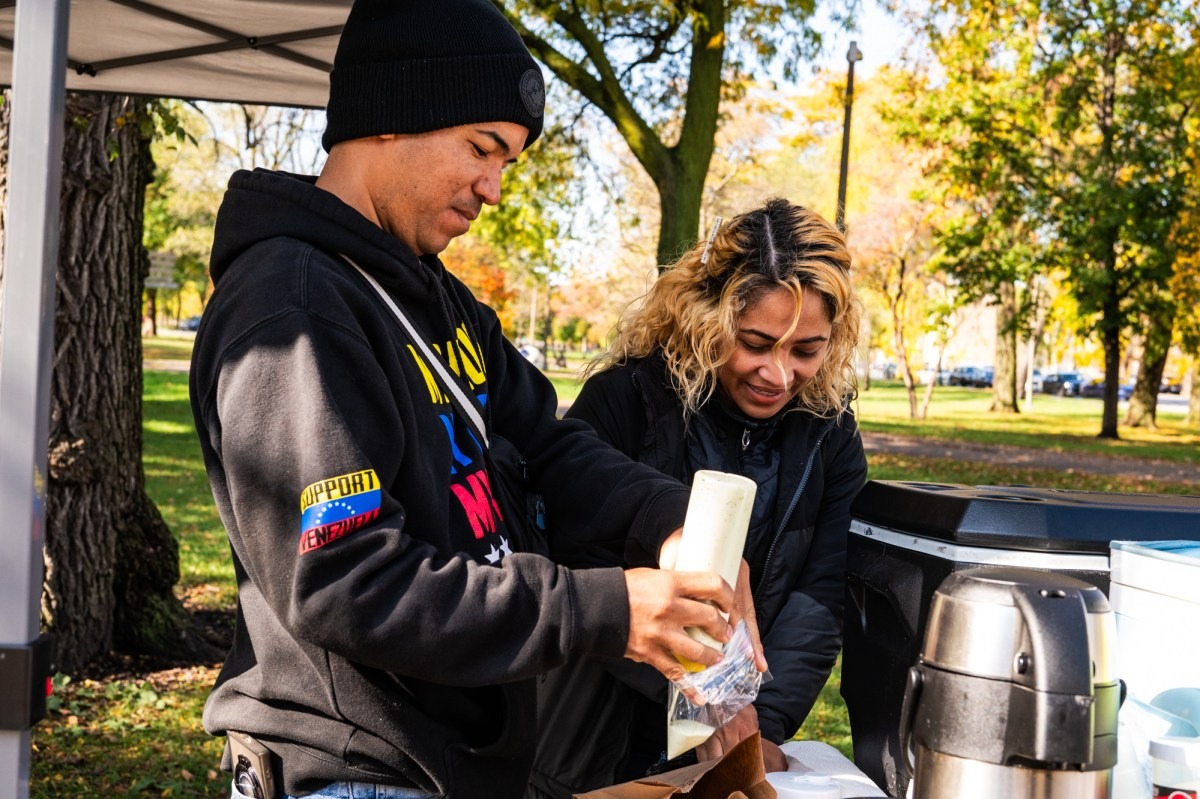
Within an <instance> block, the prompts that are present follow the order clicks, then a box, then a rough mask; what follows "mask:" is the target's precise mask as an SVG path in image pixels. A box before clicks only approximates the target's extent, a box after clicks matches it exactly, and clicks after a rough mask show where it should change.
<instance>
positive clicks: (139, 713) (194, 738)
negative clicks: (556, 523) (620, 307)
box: [30, 337, 1200, 799]
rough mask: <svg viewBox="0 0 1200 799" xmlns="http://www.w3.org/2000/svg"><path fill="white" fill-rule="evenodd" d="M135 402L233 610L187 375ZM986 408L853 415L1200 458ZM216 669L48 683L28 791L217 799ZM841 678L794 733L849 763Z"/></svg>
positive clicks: (1058, 474)
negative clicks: (207, 701) (208, 707)
mask: <svg viewBox="0 0 1200 799" xmlns="http://www.w3.org/2000/svg"><path fill="white" fill-rule="evenodd" d="M160 339H162V340H160ZM190 344H191V339H190V337H187V338H183V337H179V338H176V337H160V338H159V339H155V340H152V341H151V342H150V345H148V347H147V358H173V357H174V358H186V357H187V356H188V355H189V354H190ZM152 353H154V354H152ZM551 379H552V381H553V382H554V383H555V386H556V388H557V389H558V391H559V392H560V397H564V398H572V397H574V396H575V394H576V393H577V391H578V386H577V383H576V381H575V380H574V379H573V377H572V376H571V375H570V374H569V373H554V374H552V375H551ZM144 400H145V420H144V430H145V454H144V462H145V468H146V480H147V490H148V491H149V493H150V495H151V496H152V497H153V498H154V500H155V502H157V503H158V506H159V508H160V509H161V510H162V512H163V516H164V517H165V518H166V520H167V522H168V523H169V524H170V525H171V528H172V529H173V530H174V531H175V532H176V534H177V535H178V537H179V543H180V560H181V572H182V577H181V581H180V585H179V593H180V595H181V596H182V597H183V598H184V599H185V601H186V602H187V603H188V605H189V606H191V607H194V608H199V609H231V608H232V607H233V605H234V602H235V596H236V590H235V587H234V582H233V569H232V565H231V563H230V559H229V550H228V544H227V542H226V539H225V533H224V531H223V529H222V527H221V523H220V520H219V519H218V517H217V514H216V510H215V508H214V507H213V503H212V496H211V494H210V493H209V488H208V482H207V479H206V478H205V475H204V466H203V463H202V461H201V457H200V448H199V445H198V443H197V441H196V438H195V432H194V430H193V427H192V421H191V412H190V409H189V406H188V399H187V375H186V374H184V373H177V372H156V371H148V372H146V375H145V394H144ZM988 403H989V395H988V393H987V392H985V391H980V390H972V389H959V388H939V389H938V391H937V394H936V395H935V399H934V404H933V406H932V408H931V411H930V412H931V418H930V419H929V420H927V421H925V422H923V423H913V422H911V421H909V420H908V419H907V402H906V399H905V397H904V392H903V389H902V388H900V387H897V386H894V385H891V386H889V385H880V384H876V385H875V386H874V387H872V389H871V390H870V391H866V392H864V393H863V395H862V397H861V399H860V401H859V404H858V409H857V410H858V414H859V418H860V419H861V420H862V424H863V427H864V428H865V429H867V430H875V431H881V432H892V433H904V434H916V435H924V436H930V437H936V438H946V439H956V440H968V441H978V442H985V443H991V444H1021V445H1026V446H1039V447H1048V448H1055V449H1062V450H1064V451H1080V452H1085V451H1086V452H1105V453H1108V454H1111V455H1113V456H1126V457H1128V456H1138V457H1154V458H1164V459H1170V460H1177V461H1184V462H1192V463H1197V462H1200V446H1197V445H1198V444H1200V429H1197V428H1195V427H1192V428H1186V427H1183V426H1182V424H1181V423H1180V422H1179V420H1178V418H1176V417H1172V416H1171V415H1169V414H1167V415H1164V418H1161V419H1160V428H1159V430H1158V431H1157V432H1153V433H1151V432H1148V431H1139V430H1133V429H1129V428H1122V429H1121V435H1122V437H1123V440H1122V441H1121V442H1105V441H1099V440H1097V439H1095V432H1096V430H1098V428H1099V414H1100V405H1099V402H1097V401H1094V400H1080V399H1058V398H1052V397H1044V398H1043V397H1037V398H1036V400H1035V403H1034V412H1033V413H1030V414H1019V415H1017V416H1005V415H1000V414H991V413H989V412H988V411H987V406H988ZM868 460H869V466H870V475H869V476H870V477H871V478H873V479H905V480H919V481H929V482H950V483H966V484H971V485H981V484H993V485H1004V484H1025V485H1037V486H1043V487H1049V488H1078V489H1087V490H1097V491H1154V492H1161V493H1187V492H1189V491H1190V492H1193V493H1194V492H1195V490H1196V489H1195V487H1194V486H1185V485H1180V484H1171V483H1147V482H1145V481H1141V480H1128V479H1124V478H1114V477H1108V476H1094V475H1086V474H1077V473H1073V474H1071V473H1065V472H1062V471H1046V470H1037V469H1027V468H1013V467H1010V466H1007V465H1005V464H984V463H972V462H961V463H957V462H953V461H949V460H943V459H934V458H917V457H911V456H900V455H891V454H880V453H872V454H870V455H869V458H868ZM216 665H217V664H200V665H198V666H196V667H195V668H191V669H178V670H172V671H170V672H159V673H156V674H149V675H148V674H131V675H128V676H114V677H109V678H108V679H106V680H104V681H102V682H90V681H85V680H79V681H67V680H66V678H64V677H62V676H60V677H59V678H57V680H56V682H57V687H56V691H55V694H54V696H53V697H52V702H51V712H50V713H49V716H48V718H47V719H46V720H45V721H43V722H42V723H41V724H39V725H38V726H37V727H36V728H35V730H34V733H33V742H34V747H35V751H34V754H33V758H32V779H31V783H30V795H31V796H32V797H35V799H52V798H53V799H75V798H78V799H85V798H87V799H91V797H96V796H144V797H200V798H201V799H208V797H212V798H213V799H215V798H216V797H226V796H228V795H229V794H228V791H229V780H228V778H227V775H224V774H221V773H219V772H218V771H217V759H218V757H219V755H220V746H219V745H218V742H217V741H216V740H215V739H212V738H210V737H209V736H207V735H206V734H205V733H204V732H203V730H202V729H201V726H200V713H201V709H202V707H203V702H204V698H205V696H206V695H207V692H208V690H209V688H210V687H211V685H212V682H213V680H214V679H215V677H216ZM839 674H840V672H839V671H838V670H835V671H834V674H833V676H832V677H831V678H830V680H829V683H828V684H827V685H826V687H825V690H824V691H823V692H822V695H821V698H820V699H819V701H818V702H817V705H816V706H815V707H814V709H813V711H812V713H811V714H810V715H809V717H808V719H807V721H805V723H804V726H803V727H802V728H801V730H800V732H799V737H802V738H805V739H814V740H822V741H825V742H827V743H830V744H832V745H834V746H836V747H838V748H839V749H840V750H841V751H842V752H844V753H846V754H847V755H849V754H850V753H851V747H850V727H849V721H848V718H847V715H846V708H845V705H844V703H843V702H842V700H841V697H840V695H839V693H838V687H839Z"/></svg>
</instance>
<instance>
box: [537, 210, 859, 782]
mask: <svg viewBox="0 0 1200 799" xmlns="http://www.w3.org/2000/svg"><path fill="white" fill-rule="evenodd" d="M849 272H850V255H849V253H848V252H847V250H846V244H845V241H844V240H843V238H842V236H841V235H840V234H839V233H838V232H837V230H836V229H835V228H834V227H833V226H831V225H830V224H829V223H828V222H827V221H825V220H824V219H823V218H822V217H820V216H819V215H818V214H816V213H814V212H812V211H810V210H808V209H806V208H802V207H800V206H796V205H792V204H791V203H789V202H787V201H785V200H780V199H774V200H771V201H769V202H768V203H767V204H766V205H765V206H763V207H762V208H759V209H756V210H754V211H750V212H749V213H745V214H742V215H741V216H738V217H736V218H735V219H733V220H732V221H730V222H728V223H727V224H724V225H720V224H719V223H718V226H717V228H715V229H714V232H713V235H712V236H711V237H710V240H709V241H708V242H707V243H703V242H702V243H699V244H697V245H696V246H695V247H693V248H692V250H691V251H690V252H688V253H687V254H686V255H684V256H683V258H681V259H680V260H679V261H678V262H677V263H676V264H675V265H673V266H672V267H671V268H670V269H669V270H668V271H666V272H665V273H664V274H663V275H662V276H661V277H659V278H658V280H657V281H656V282H655V284H654V286H653V288H652V289H651V290H650V291H649V292H648V293H647V294H646V295H645V296H644V297H643V298H642V300H641V302H640V303H638V304H637V305H636V306H634V307H633V308H632V309H631V310H630V311H628V312H627V313H626V314H625V315H624V316H623V318H622V319H621V321H620V323H619V325H618V329H617V333H616V340H615V341H614V343H613V344H612V346H611V347H610V348H609V350H608V351H607V353H606V354H605V355H603V356H602V357H601V358H600V359H599V360H598V361H597V362H596V363H595V364H593V366H592V367H591V370H590V378H589V379H588V381H587V383H586V384H585V385H584V387H583V389H582V391H581V392H580V395H579V398H578V399H577V400H576V402H575V403H574V405H573V406H572V407H571V410H570V412H569V414H568V415H569V416H573V417H576V418H579V419H583V420H585V421H587V422H588V423H589V424H591V425H592V427H594V428H595V430H596V432H597V433H598V434H599V435H600V437H601V438H603V439H605V440H606V441H608V442H609V443H610V444H612V445H613V446H615V447H616V448H617V449H620V450H621V451H623V452H625V453H626V454H627V455H629V456H630V457H632V458H634V459H636V460H639V461H642V462H645V463H648V464H650V465H652V466H655V467H656V468H658V469H660V470H661V471H663V472H665V473H667V474H670V475H672V476H674V477H676V478H678V479H680V480H682V481H684V482H687V483H690V482H691V476H692V475H693V474H694V473H695V472H696V471H697V470H699V469H717V470H720V471H726V472H736V473H739V474H743V475H746V476H747V477H750V478H751V479H753V480H754V481H755V483H757V485H758V489H757V493H756V495H755V502H754V512H753V515H752V519H751V523H750V529H749V534H748V536H747V540H746V548H745V551H744V555H745V559H746V561H747V562H748V564H749V566H750V574H751V585H752V586H753V589H754V604H755V611H756V615H757V619H758V625H759V629H760V632H761V635H762V642H763V648H764V651H765V654H766V657H767V662H768V665H769V667H770V671H771V675H772V678H773V679H771V680H770V681H768V682H766V683H765V684H764V685H763V687H762V690H761V692H760V694H759V697H758V699H757V700H756V701H755V702H754V704H753V705H752V706H750V707H748V708H746V709H745V710H744V711H743V712H742V713H741V714H739V716H738V717H737V718H735V719H734V720H733V721H731V722H730V723H729V724H727V725H726V726H725V727H724V728H722V729H721V730H719V731H718V732H717V734H716V735H714V736H713V737H712V738H711V739H710V740H709V741H708V742H707V743H706V744H704V745H702V746H701V747H699V748H698V749H697V751H696V755H697V756H698V757H699V758H700V759H702V760H703V759H708V758H711V757H718V756H720V755H721V754H722V753H723V752H724V751H727V750H728V749H729V748H731V747H732V746H733V745H734V744H735V743H737V742H738V741H739V740H741V739H742V738H744V737H746V736H747V735H750V734H752V733H753V732H754V731H760V732H761V733H762V737H763V742H764V743H763V746H764V759H765V760H766V761H767V762H766V766H767V768H768V770H781V769H783V768H785V766H784V762H783V758H782V756H781V755H780V753H779V751H778V749H777V747H776V745H778V744H780V743H782V742H784V741H786V740H788V739H789V738H790V737H791V736H792V735H794V734H795V732H796V730H797V729H798V728H799V727H800V724H801V723H802V722H803V721H804V718H805V716H807V715H808V712H809V710H810V709H811V708H812V705H813V703H814V701H815V700H816V698H817V695H818V694H819V693H820V690H821V688H822V686H824V684H825V681H826V679H827V678H828V677H829V673H830V670H831V669H832V668H833V664H834V661H835V659H836V657H837V653H838V650H839V649H840V647H841V630H842V603H843V590H844V569H845V556H846V536H847V532H848V530H849V526H850V503H851V501H852V500H853V499H854V497H855V495H856V494H857V493H858V491H859V489H860V488H861V486H862V484H863V481H864V479H865V476H866V459H865V457H864V455H863V447H862V440H861V438H860V437H859V433H858V428H857V424H856V423H855V420H854V415H853V413H852V412H851V410H850V407H849V403H850V401H851V400H852V399H853V398H854V396H855V392H856V381H855V377H854V371H853V355H854V348H855V346H856V344H857V342H858V325H859V310H858V305H857V301H856V300H855V298H854V295H853V289H852V287H851V283H850V274H849ZM554 544H555V542H554V540H553V538H552V539H551V547H552V548H554ZM552 554H554V555H555V556H556V558H557V559H560V560H562V561H564V562H566V563H568V564H569V565H575V566H602V565H612V564H613V563H622V564H623V565H625V566H627V567H629V566H635V565H641V564H636V563H632V562H627V561H625V560H624V556H623V553H622V551H621V549H620V546H619V543H617V542H614V544H613V546H612V547H610V548H609V549H608V550H607V551H605V552H602V553H597V552H596V551H588V552H584V551H582V550H574V551H571V550H566V549H563V548H561V546H560V548H558V549H557V550H555V551H554V552H553V553H552ZM665 703H666V683H665V680H664V679H663V678H662V677H661V676H659V675H657V674H656V673H652V672H651V670H649V669H646V668H645V667H643V666H639V665H638V664H632V663H625V664H621V663H618V662H615V661H605V660H601V659H598V658H592V659H588V660H585V661H580V662H575V663H571V664H568V665H567V666H564V667H563V668H561V669H559V670H557V671H555V672H552V673H550V674H549V675H546V676H545V677H544V678H543V679H542V682H541V683H540V685H539V702H538V704H539V731H538V737H539V743H538V753H537V758H536V760H535V764H534V773H533V778H532V783H531V787H530V791H529V793H528V795H530V796H546V795H548V796H554V797H564V798H565V797H569V796H570V795H571V794H572V793H573V792H583V791H588V790H593V789H595V788H598V787H602V786H604V785H609V784H613V783H618V782H623V781H626V780H629V779H635V778H637V777H640V776H643V775H644V774H645V772H646V769H647V767H650V768H652V769H654V770H662V769H663V768H673V767H675V766H677V765H680V764H679V763H661V762H657V761H659V760H660V755H661V752H662V751H663V749H664V748H665V746H664V741H665V730H666V710H665Z"/></svg>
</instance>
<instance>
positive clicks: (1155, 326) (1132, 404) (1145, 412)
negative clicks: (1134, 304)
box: [1125, 306, 1175, 430]
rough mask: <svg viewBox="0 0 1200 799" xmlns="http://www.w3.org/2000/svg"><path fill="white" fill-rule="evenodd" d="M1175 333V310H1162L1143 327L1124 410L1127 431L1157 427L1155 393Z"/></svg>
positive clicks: (1160, 381) (1156, 396)
mask: <svg viewBox="0 0 1200 799" xmlns="http://www.w3.org/2000/svg"><path fill="white" fill-rule="evenodd" d="M1174 333H1175V308H1174V306H1172V307H1171V308H1170V309H1169V310H1168V309H1163V310H1162V312H1161V313H1158V314H1155V315H1152V316H1150V317H1149V319H1148V324H1147V325H1146V343H1145V346H1144V347H1143V348H1142V368H1141V369H1139V370H1138V377H1137V383H1136V384H1134V387H1133V394H1131V395H1130V397H1129V407H1128V408H1127V409H1126V410H1125V424H1127V425H1129V426H1130V427H1141V426H1142V425H1146V426H1147V427H1149V428H1150V429H1151V430H1154V429H1155V428H1157V427H1158V389H1159V388H1160V387H1161V386H1162V376H1163V370H1164V369H1165V368H1166V365H1167V355H1168V354H1169V352H1170V349H1171V338H1172V336H1173V335H1174Z"/></svg>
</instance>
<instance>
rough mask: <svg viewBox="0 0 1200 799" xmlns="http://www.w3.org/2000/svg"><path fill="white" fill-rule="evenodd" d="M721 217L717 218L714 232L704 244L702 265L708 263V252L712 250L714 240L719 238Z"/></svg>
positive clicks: (701, 258)
mask: <svg viewBox="0 0 1200 799" xmlns="http://www.w3.org/2000/svg"><path fill="white" fill-rule="evenodd" d="M721 221H722V220H721V217H719V216H718V217H717V218H716V220H715V221H714V222H713V226H712V231H711V232H710V233H709V234H708V241H707V242H705V244H704V252H702V253H700V263H702V264H706V263H708V251H709V250H711V249H712V244H713V239H715V238H716V237H717V231H718V230H720V229H721Z"/></svg>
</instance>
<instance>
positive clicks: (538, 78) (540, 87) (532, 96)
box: [520, 69, 546, 117]
mask: <svg viewBox="0 0 1200 799" xmlns="http://www.w3.org/2000/svg"><path fill="white" fill-rule="evenodd" d="M520 89H521V102H523V103H524V104H525V110H526V111H528V112H529V115H530V116H531V117H541V115H542V114H543V112H544V111H545V109H546V84H545V83H544V82H543V81H542V71H541V70H540V69H527V70H525V74H524V75H522V76H521V86H520Z"/></svg>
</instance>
